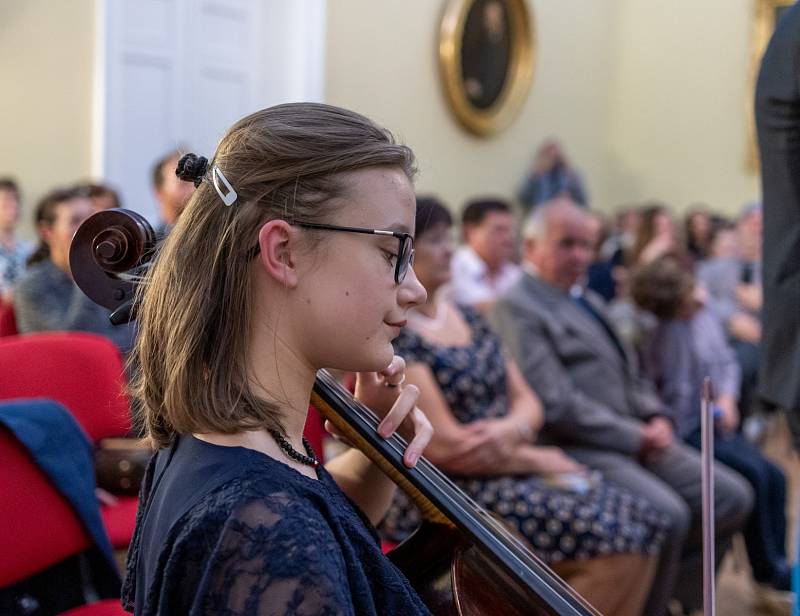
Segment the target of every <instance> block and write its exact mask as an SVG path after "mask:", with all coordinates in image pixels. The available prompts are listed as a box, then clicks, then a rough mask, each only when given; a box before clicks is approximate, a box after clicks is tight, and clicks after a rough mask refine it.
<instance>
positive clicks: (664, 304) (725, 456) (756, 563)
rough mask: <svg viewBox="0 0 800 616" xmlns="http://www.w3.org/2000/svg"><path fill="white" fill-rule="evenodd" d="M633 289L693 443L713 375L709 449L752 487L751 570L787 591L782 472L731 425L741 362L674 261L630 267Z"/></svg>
mask: <svg viewBox="0 0 800 616" xmlns="http://www.w3.org/2000/svg"><path fill="white" fill-rule="evenodd" d="M631 294H632V296H633V298H634V300H635V301H636V303H637V304H638V305H639V306H641V307H642V308H643V309H644V310H647V311H649V312H651V313H652V314H654V315H655V316H656V318H657V319H658V327H657V329H656V331H655V334H654V336H653V337H652V338H651V341H650V345H649V348H648V352H647V358H648V360H649V361H648V367H649V370H650V373H651V376H653V378H654V380H655V382H656V384H657V385H658V389H659V393H660V394H661V398H662V400H664V402H665V403H666V404H667V406H668V407H669V408H670V410H671V412H672V419H673V421H674V423H675V427H676V432H677V434H678V436H679V437H680V438H682V439H683V440H684V441H685V442H687V443H689V444H690V445H692V446H693V447H696V448H697V449H700V444H701V435H700V401H701V398H702V393H703V380H704V378H705V377H706V376H710V377H711V379H712V383H713V389H714V393H715V398H714V403H715V408H716V410H717V412H718V417H717V419H716V434H715V439H714V441H715V442H714V455H715V457H716V458H717V459H718V460H720V461H721V462H723V463H724V464H726V465H727V466H729V467H731V468H733V469H734V470H736V471H738V472H739V473H741V474H742V475H743V476H744V477H745V478H746V479H747V481H748V482H750V485H751V486H752V488H753V491H754V493H755V505H754V508H753V513H752V515H751V516H750V519H749V520H748V522H747V525H746V526H745V528H744V537H745V542H746V545H747V553H748V555H749V557H750V565H751V566H752V569H753V577H754V578H755V580H756V581H757V582H759V583H760V584H763V585H768V586H771V587H773V588H775V589H777V590H783V591H788V590H789V586H790V575H789V567H788V566H787V564H786V512H785V507H786V479H785V477H784V475H783V473H782V472H781V470H780V469H779V468H778V467H777V466H775V465H774V464H772V463H771V462H769V461H768V460H767V459H766V458H765V457H764V456H763V454H762V453H761V452H760V451H759V450H758V448H757V447H755V446H753V445H751V444H750V443H749V442H748V441H747V440H746V439H745V438H744V437H743V436H742V435H741V434H739V433H737V431H736V429H737V427H738V425H739V410H738V406H737V405H738V396H739V366H738V364H737V362H736V356H735V354H734V352H733V350H732V349H731V348H730V346H729V345H728V342H727V340H726V338H725V332H724V331H723V329H722V326H721V325H720V323H719V321H718V320H717V318H716V317H715V316H714V315H713V314H711V313H710V312H709V311H708V310H707V309H705V308H704V301H705V290H704V289H703V287H702V286H700V285H697V284H696V282H695V279H694V276H693V275H692V274H691V273H690V272H688V271H687V270H686V269H685V268H683V267H682V266H681V265H680V264H678V263H677V262H676V261H675V260H673V259H670V258H664V259H659V260H656V261H653V262H652V263H649V264H648V265H645V266H643V267H641V268H640V269H639V270H638V271H637V272H635V273H634V276H633V281H632V287H631Z"/></svg>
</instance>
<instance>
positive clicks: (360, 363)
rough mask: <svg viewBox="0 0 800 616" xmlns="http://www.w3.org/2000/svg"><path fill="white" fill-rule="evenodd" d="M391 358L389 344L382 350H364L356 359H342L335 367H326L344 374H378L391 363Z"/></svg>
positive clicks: (392, 349) (392, 354) (392, 350)
mask: <svg viewBox="0 0 800 616" xmlns="http://www.w3.org/2000/svg"><path fill="white" fill-rule="evenodd" d="M393 357H394V348H393V347H392V345H391V342H389V343H387V344H386V347H385V348H383V349H374V348H372V349H371V348H364V349H363V352H362V353H360V354H359V355H358V356H357V357H342V358H341V359H340V360H339V361H337V362H336V365H335V366H326V367H327V368H332V369H335V370H343V371H345V372H378V371H379V370H383V369H384V368H386V367H387V366H388V365H389V364H390V363H392V358H393Z"/></svg>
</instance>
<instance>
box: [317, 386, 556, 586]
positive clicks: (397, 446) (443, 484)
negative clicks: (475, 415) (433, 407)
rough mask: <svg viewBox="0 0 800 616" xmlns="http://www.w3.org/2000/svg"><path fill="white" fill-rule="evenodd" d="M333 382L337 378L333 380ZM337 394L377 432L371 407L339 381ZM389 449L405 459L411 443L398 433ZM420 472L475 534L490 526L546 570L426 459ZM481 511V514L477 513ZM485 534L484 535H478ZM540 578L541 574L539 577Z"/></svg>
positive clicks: (527, 562) (524, 559)
mask: <svg viewBox="0 0 800 616" xmlns="http://www.w3.org/2000/svg"><path fill="white" fill-rule="evenodd" d="M329 379H330V380H333V377H329ZM334 383H335V386H336V389H337V390H338V391H337V392H336V393H337V394H338V395H339V397H340V399H341V401H342V402H343V403H345V404H346V405H347V406H348V407H349V408H351V409H352V410H353V411H354V412H355V414H357V415H358V416H359V419H360V420H361V421H363V422H364V423H366V424H367V426H369V427H370V428H371V429H373V430H374V429H376V428H377V425H378V423H380V419H379V418H378V417H377V416H376V415H375V414H374V413H373V411H372V410H371V409H369V408H368V407H367V406H365V405H363V404H361V403H360V402H358V401H356V400H355V399H354V398H352V396H351V395H350V393H349V392H348V391H347V390H345V389H344V388H343V387H342V386H341V385H340V384H339V383H338V382H336V381H335V380H334ZM384 442H385V443H386V444H387V445H388V447H389V448H390V449H391V450H392V451H393V452H394V453H395V454H397V455H398V456H399V457H400V458H402V456H403V451H404V449H405V447H407V445H408V443H407V442H406V440H405V439H404V438H403V437H402V436H400V435H399V434H396V433H395V434H394V435H392V436H391V437H389V438H388V439H385V441H384ZM417 468H418V472H419V473H420V474H421V475H422V476H423V478H424V479H426V480H427V481H429V482H432V483H438V484H440V486H439V488H440V490H442V488H444V490H442V491H443V494H444V495H445V496H446V497H447V499H448V500H449V501H450V503H449V504H450V507H451V508H454V509H456V510H457V511H458V512H460V514H461V516H462V518H466V519H469V520H470V521H471V522H473V524H474V525H475V527H476V528H473V529H471V532H474V533H476V534H482V531H484V526H486V525H488V526H491V528H492V529H493V530H494V531H495V535H499V538H501V539H502V540H503V543H504V544H505V546H504V547H506V549H507V550H508V551H509V552H510V553H511V555H512V556H514V557H515V559H516V560H517V561H519V562H520V564H523V565H524V566H525V567H526V568H527V569H528V570H529V571H531V573H536V572H535V571H533V569H532V567H531V564H532V563H533V564H535V565H536V566H535V568H536V569H542V567H541V563H539V562H537V561H536V560H533V559H531V556H532V554H531V551H530V549H529V548H528V546H527V545H525V544H524V543H523V542H522V541H521V540H520V538H519V537H517V536H516V535H515V534H514V533H512V532H511V531H510V530H509V529H508V528H507V527H506V526H505V525H504V524H503V523H501V522H500V521H499V520H497V519H496V518H495V517H494V516H492V515H491V514H489V513H488V512H487V511H486V510H485V509H484V508H483V507H481V506H480V505H478V504H477V503H475V501H474V500H472V499H471V498H470V497H469V496H468V495H466V494H465V493H464V492H463V491H462V490H461V489H460V488H459V487H458V486H457V485H456V484H455V483H453V482H452V480H451V479H450V478H449V477H447V475H445V474H444V473H443V472H442V471H441V470H440V469H439V468H437V467H436V466H435V465H434V464H432V463H431V462H430V461H429V460H427V459H426V458H424V457H423V458H420V462H419V463H418V464H417ZM476 512H477V513H476ZM478 531H481V532H478ZM489 538H490V539H492V540H497V539H498V537H497V536H494V535H493V536H491V537H489ZM537 575H538V574H537ZM550 577H555V579H556V580H558V582H560V583H561V584H562V585H563V581H562V580H561V579H560V578H558V577H557V576H555V575H554V574H553V575H552V576H550Z"/></svg>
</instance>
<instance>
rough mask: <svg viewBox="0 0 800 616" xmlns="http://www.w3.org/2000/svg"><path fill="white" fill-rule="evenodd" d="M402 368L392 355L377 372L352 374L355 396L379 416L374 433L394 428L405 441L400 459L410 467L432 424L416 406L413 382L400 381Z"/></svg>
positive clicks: (389, 432) (384, 434)
mask: <svg viewBox="0 0 800 616" xmlns="http://www.w3.org/2000/svg"><path fill="white" fill-rule="evenodd" d="M405 369H406V362H405V361H404V360H403V358H402V357H399V356H397V355H395V356H394V358H393V359H392V362H391V363H390V364H389V365H388V366H387V367H386V368H384V369H383V370H381V371H380V372H359V373H358V374H356V392H355V398H356V400H358V401H359V402H361V403H363V404H365V405H366V406H368V407H369V408H370V409H372V410H373V411H374V412H375V413H376V414H377V415H378V416H379V417H382V418H383V420H382V421H381V423H380V424H379V425H378V434H380V435H381V436H382V437H383V438H388V437H389V436H391V435H392V434H393V433H394V432H398V433H399V434H400V435H402V436H403V437H404V438H405V439H406V440H407V441H408V447H407V448H406V451H405V453H404V455H403V462H404V463H405V465H406V466H408V467H409V468H411V467H413V466H414V465H415V464H416V463H417V460H419V458H420V456H421V455H422V452H423V451H424V450H425V447H427V445H428V443H429V442H430V440H431V437H432V436H433V426H431V422H430V421H428V418H427V417H426V416H425V413H423V412H422V411H421V410H420V409H418V408H417V406H416V402H417V396H418V395H419V389H417V388H416V386H414V385H403V382H404V381H405V378H406V377H405Z"/></svg>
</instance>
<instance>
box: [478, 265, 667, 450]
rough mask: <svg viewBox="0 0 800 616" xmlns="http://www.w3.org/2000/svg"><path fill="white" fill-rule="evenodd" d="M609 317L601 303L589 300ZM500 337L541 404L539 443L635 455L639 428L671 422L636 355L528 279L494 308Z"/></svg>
mask: <svg viewBox="0 0 800 616" xmlns="http://www.w3.org/2000/svg"><path fill="white" fill-rule="evenodd" d="M589 299H590V301H592V303H593V306H594V307H595V309H596V310H598V311H599V312H600V313H601V314H602V313H604V306H603V304H602V300H600V299H599V298H597V297H596V296H589ZM491 321H492V324H493V326H494V327H495V329H496V331H497V332H498V333H499V334H500V336H501V337H502V338H503V340H504V342H505V343H506V345H507V346H508V348H509V349H510V351H511V353H512V355H513V356H514V359H515V360H516V362H517V363H518V364H519V366H520V369H521V370H522V372H523V374H524V375H525V378H526V379H527V381H528V384H529V385H530V386H531V387H532V388H533V390H534V391H535V392H536V394H537V395H538V396H539V397H540V398H541V399H542V403H543V404H544V408H545V427H544V430H543V432H542V438H543V440H545V441H549V442H557V443H559V444H560V445H564V446H567V445H584V446H590V447H595V448H598V449H603V450H611V451H617V452H620V453H624V454H628V455H636V454H637V453H638V452H639V449H640V447H641V438H642V437H641V426H642V421H644V420H647V419H649V418H650V417H652V416H654V415H665V416H668V415H669V412H668V410H667V409H666V407H664V405H663V404H662V402H661V401H660V400H659V398H658V396H657V395H656V393H655V389H654V388H653V386H652V384H651V383H650V382H649V381H647V380H645V379H644V378H642V377H641V376H640V372H639V366H638V364H637V361H636V357H635V355H634V353H633V352H631V351H627V350H626V353H625V356H624V357H623V356H622V355H621V354H620V352H619V350H618V349H617V347H616V346H615V345H614V343H613V342H612V340H611V338H610V337H609V335H608V333H607V332H606V331H605V330H604V329H603V327H602V325H600V324H599V323H598V322H597V320H596V319H595V318H594V317H592V316H591V315H590V314H589V313H588V312H587V311H586V310H585V309H584V308H582V307H580V306H578V305H577V304H576V303H575V301H574V300H573V299H572V298H571V297H570V296H569V295H567V294H565V293H563V292H561V291H559V290H557V289H555V288H553V287H551V286H550V285H548V284H546V283H544V282H542V281H541V280H539V279H537V278H535V277H533V276H531V275H530V274H528V273H527V272H526V273H525V274H524V275H523V276H522V277H521V278H520V280H519V281H518V282H517V283H516V284H515V285H514V286H513V287H512V288H511V289H510V290H509V291H508V292H507V293H506V295H505V296H503V297H502V298H501V299H500V300H499V301H498V302H497V303H496V304H495V307H494V309H493V312H492V315H491Z"/></svg>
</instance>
